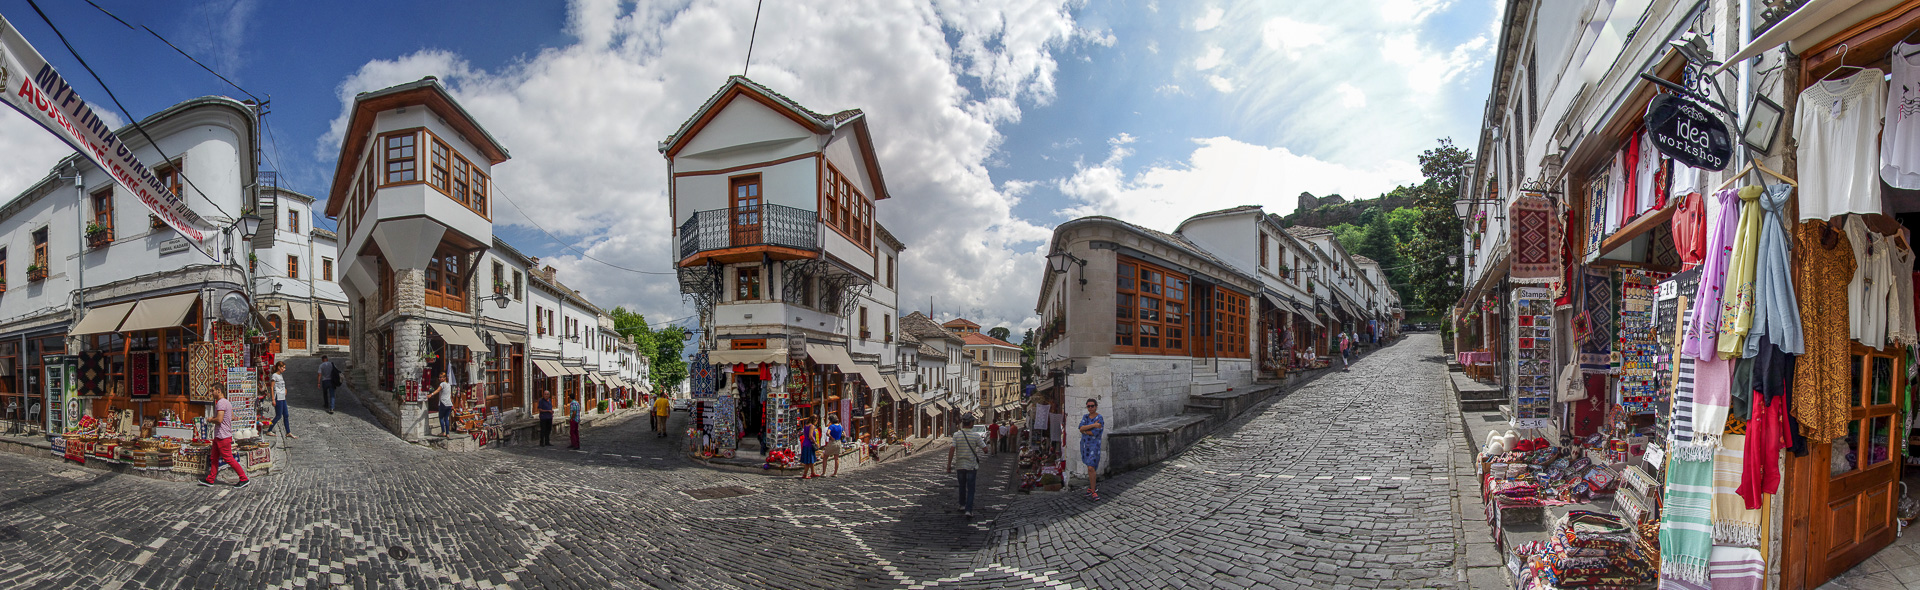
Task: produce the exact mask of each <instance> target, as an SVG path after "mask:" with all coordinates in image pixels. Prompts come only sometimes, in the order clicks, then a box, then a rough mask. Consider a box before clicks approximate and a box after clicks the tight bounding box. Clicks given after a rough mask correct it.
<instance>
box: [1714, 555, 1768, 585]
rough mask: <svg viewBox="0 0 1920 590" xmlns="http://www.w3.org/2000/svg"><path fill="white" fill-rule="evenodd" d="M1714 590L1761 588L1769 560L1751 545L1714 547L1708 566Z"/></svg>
mask: <svg viewBox="0 0 1920 590" xmlns="http://www.w3.org/2000/svg"><path fill="white" fill-rule="evenodd" d="M1707 568H1708V575H1709V576H1711V577H1712V580H1713V590H1760V587H1761V584H1760V582H1761V580H1762V579H1763V578H1762V577H1761V576H1762V575H1764V573H1765V572H1766V569H1767V562H1766V560H1765V559H1764V558H1762V557H1761V556H1760V550H1758V549H1753V548H1750V547H1718V546H1716V547H1714V548H1713V559H1712V560H1711V562H1710V564H1709V565H1708V566H1707Z"/></svg>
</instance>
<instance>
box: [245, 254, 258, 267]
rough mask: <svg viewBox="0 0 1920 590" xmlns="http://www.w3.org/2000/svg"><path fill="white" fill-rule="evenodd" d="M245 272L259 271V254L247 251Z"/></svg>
mask: <svg viewBox="0 0 1920 590" xmlns="http://www.w3.org/2000/svg"><path fill="white" fill-rule="evenodd" d="M247 272H260V255H258V254H254V253H252V252H248V253H247Z"/></svg>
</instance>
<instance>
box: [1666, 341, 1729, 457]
mask: <svg viewBox="0 0 1920 590" xmlns="http://www.w3.org/2000/svg"><path fill="white" fill-rule="evenodd" d="M1733 365H1734V361H1730V360H1724V359H1714V358H1706V359H1699V360H1696V361H1694V362H1693V444H1690V445H1686V446H1679V447H1675V448H1674V449H1673V456H1674V457H1677V458H1679V459H1681V460H1685V461H1696V462H1701V463H1711V462H1713V456H1714V453H1715V452H1717V451H1718V449H1719V448H1720V434H1721V433H1723V432H1726V430H1727V411H1728V408H1729V406H1730V404H1731V403H1732V401H1733V399H1732V396H1731V395H1729V392H1731V391H1732V390H1733Z"/></svg>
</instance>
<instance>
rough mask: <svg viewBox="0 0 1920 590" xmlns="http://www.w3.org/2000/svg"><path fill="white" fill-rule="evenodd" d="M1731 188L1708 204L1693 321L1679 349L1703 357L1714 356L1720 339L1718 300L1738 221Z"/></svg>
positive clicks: (1737, 198)
mask: <svg viewBox="0 0 1920 590" xmlns="http://www.w3.org/2000/svg"><path fill="white" fill-rule="evenodd" d="M1739 202H1740V197H1739V196H1738V195H1737V194H1736V193H1735V192H1734V191H1720V192H1718V193H1715V194H1714V195H1713V199H1712V200H1711V201H1710V202H1709V203H1707V255H1706V260H1705V261H1703V262H1701V263H1700V286H1699V288H1698V289H1696V290H1695V291H1694V295H1693V309H1694V314H1693V320H1692V321H1691V322H1689V323H1688V325H1687V337H1686V340H1684V341H1683V342H1682V343H1681V348H1680V350H1681V352H1683V353H1685V354H1686V355H1687V356H1690V357H1693V358H1696V359H1703V358H1706V357H1709V356H1714V355H1715V353H1714V350H1715V347H1716V346H1717V343H1718V342H1719V338H1720V309H1721V307H1720V300H1721V295H1723V294H1724V290H1723V288H1724V287H1725V286H1726V280H1727V262H1728V261H1729V259H1731V258H1732V257H1733V232H1734V230H1735V229H1736V228H1738V227H1739V224H1740V213H1739V210H1738V209H1735V208H1734V205H1735V204H1737V203H1739Z"/></svg>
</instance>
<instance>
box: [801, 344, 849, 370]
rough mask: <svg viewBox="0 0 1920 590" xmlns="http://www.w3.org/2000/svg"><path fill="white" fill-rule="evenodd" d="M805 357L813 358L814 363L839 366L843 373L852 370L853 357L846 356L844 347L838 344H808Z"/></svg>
mask: <svg viewBox="0 0 1920 590" xmlns="http://www.w3.org/2000/svg"><path fill="white" fill-rule="evenodd" d="M807 357H808V358H811V359H813V362H815V363H819V364H822V365H833V366H836V367H840V372H843V373H852V372H853V371H854V369H853V368H852V367H853V359H851V358H848V357H847V350H846V349H844V348H841V347H838V346H831V345H826V344H808V345H807Z"/></svg>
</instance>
